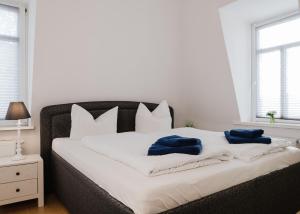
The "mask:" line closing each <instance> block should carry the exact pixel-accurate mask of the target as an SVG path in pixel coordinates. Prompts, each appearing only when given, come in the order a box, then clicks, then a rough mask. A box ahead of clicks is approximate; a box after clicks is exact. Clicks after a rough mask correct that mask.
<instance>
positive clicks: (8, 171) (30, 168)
mask: <svg viewBox="0 0 300 214" xmlns="http://www.w3.org/2000/svg"><path fill="white" fill-rule="evenodd" d="M35 198H36V199H38V206H39V207H43V206H44V170H43V159H42V158H41V157H40V156H39V155H25V159H24V160H20V161H13V160H12V158H11V157H10V158H0V206H1V205H5V204H11V203H15V202H19V201H25V200H30V199H35Z"/></svg>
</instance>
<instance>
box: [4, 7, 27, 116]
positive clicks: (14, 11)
mask: <svg viewBox="0 0 300 214" xmlns="http://www.w3.org/2000/svg"><path fill="white" fill-rule="evenodd" d="M19 10H20V8H19V7H13V6H7V5H3V4H0V120H3V119H4V118H5V115H6V111H7V108H8V105H9V102H11V101H17V100H21V99H23V97H22V95H21V94H22V93H21V90H22V86H23V85H24V83H23V82H22V81H25V80H24V79H25V78H24V77H23V78H22V76H24V75H23V73H22V72H24V66H23V67H22V60H23V58H24V57H23V55H22V53H23V52H25V50H23V49H25V48H24V45H22V44H21V41H22V39H24V38H22V36H23V32H22V28H21V23H22V21H23V20H22V18H23V17H21V15H20V11H19Z"/></svg>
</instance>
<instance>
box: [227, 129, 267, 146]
mask: <svg viewBox="0 0 300 214" xmlns="http://www.w3.org/2000/svg"><path fill="white" fill-rule="evenodd" d="M224 134H225V137H226V139H227V140H228V142H229V143H230V144H245V143H261V144H271V143H272V140H271V138H270V137H257V138H243V137H236V136H232V135H230V132H229V131H225V132H224Z"/></svg>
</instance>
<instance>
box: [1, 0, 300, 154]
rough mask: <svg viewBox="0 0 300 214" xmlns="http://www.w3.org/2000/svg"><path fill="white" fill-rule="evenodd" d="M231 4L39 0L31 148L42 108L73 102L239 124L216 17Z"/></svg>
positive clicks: (217, 0) (221, 0)
mask: <svg viewBox="0 0 300 214" xmlns="http://www.w3.org/2000/svg"><path fill="white" fill-rule="evenodd" d="M230 1H231V0H207V1H200V0H127V1H124V0H88V1H87V0H51V1H49V0H38V1H37V19H36V20H37V23H36V35H35V37H36V40H35V57H34V69H33V70H34V71H33V94H32V98H33V99H32V116H33V119H34V122H35V127H36V129H35V130H34V131H23V132H22V134H23V136H24V138H25V141H26V143H25V145H24V147H25V151H26V153H33V152H38V151H39V113H40V110H41V108H42V107H44V106H47V105H52V104H60V103H67V102H77V101H95V100H136V101H148V102H159V101H160V100H161V99H167V100H168V101H169V102H170V105H172V106H173V107H174V108H175V111H176V122H177V126H179V125H182V124H183V123H184V121H185V120H188V119H189V120H193V121H194V122H195V124H196V125H197V127H198V128H203V129H210V130H219V131H223V130H224V129H229V128H231V127H234V126H233V121H238V120H240V117H239V112H238V105H237V102H236V97H235V92H234V86H233V80H232V76H231V72H230V66H229V62H228V59H227V53H226V49H225V43H224V38H223V34H222V28H221V23H220V20H219V14H218V9H219V7H220V6H222V5H224V4H226V3H228V2H230ZM268 132H269V131H268ZM275 132H276V133H280V132H281V129H280V130H275ZM282 133H284V134H286V135H289V136H290V135H293V134H295V135H296V136H298V134H297V132H294V130H292V133H290V130H288V131H287V132H282ZM14 134H15V132H1V137H7V136H14Z"/></svg>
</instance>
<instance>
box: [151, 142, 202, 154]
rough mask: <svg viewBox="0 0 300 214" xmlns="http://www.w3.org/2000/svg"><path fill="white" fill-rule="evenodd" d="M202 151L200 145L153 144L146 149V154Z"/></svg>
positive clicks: (196, 152)
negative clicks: (170, 145) (173, 145)
mask: <svg viewBox="0 0 300 214" xmlns="http://www.w3.org/2000/svg"><path fill="white" fill-rule="evenodd" d="M201 151H202V145H201V144H199V145H194V146H181V147H169V146H162V145H155V144H153V145H152V146H151V147H150V148H149V150H148V156H157V155H167V154H173V153H179V154H188V155H199V154H200V153H201Z"/></svg>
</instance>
